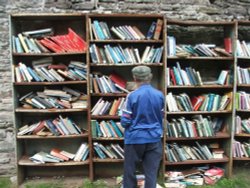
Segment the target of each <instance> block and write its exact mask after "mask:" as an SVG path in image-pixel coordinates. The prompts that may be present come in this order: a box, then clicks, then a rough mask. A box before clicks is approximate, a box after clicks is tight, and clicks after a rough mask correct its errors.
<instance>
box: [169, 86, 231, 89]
mask: <svg viewBox="0 0 250 188" xmlns="http://www.w3.org/2000/svg"><path fill="white" fill-rule="evenodd" d="M183 88H185V89H217V88H218V89H233V86H232V85H201V86H179V85H178V86H177V85H175V86H167V89H183Z"/></svg>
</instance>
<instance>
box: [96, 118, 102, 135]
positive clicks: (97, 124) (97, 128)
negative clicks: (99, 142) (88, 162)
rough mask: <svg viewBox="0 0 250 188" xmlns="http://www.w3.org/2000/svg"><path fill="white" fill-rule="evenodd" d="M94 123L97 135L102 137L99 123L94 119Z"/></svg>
mask: <svg viewBox="0 0 250 188" xmlns="http://www.w3.org/2000/svg"><path fill="white" fill-rule="evenodd" d="M95 125H96V134H97V137H102V136H103V134H102V131H101V128H100V125H99V123H98V122H97V121H95Z"/></svg>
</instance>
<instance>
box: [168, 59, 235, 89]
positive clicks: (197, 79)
mask: <svg viewBox="0 0 250 188" xmlns="http://www.w3.org/2000/svg"><path fill="white" fill-rule="evenodd" d="M204 84H215V85H217V84H218V85H229V84H232V75H231V72H230V71H229V70H222V71H221V73H220V75H219V77H218V79H217V80H214V81H205V82H204V81H203V80H202V78H201V76H200V72H199V71H196V70H195V69H194V68H192V67H186V68H185V70H183V69H182V68H181V66H180V64H179V62H177V63H176V66H173V68H169V67H168V68H167V85H186V86H190V85H204Z"/></svg>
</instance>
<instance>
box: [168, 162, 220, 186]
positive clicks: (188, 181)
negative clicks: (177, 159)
mask: <svg viewBox="0 0 250 188" xmlns="http://www.w3.org/2000/svg"><path fill="white" fill-rule="evenodd" d="M223 176H224V169H222V168H218V167H209V166H208V165H207V166H200V167H194V168H191V169H187V170H183V171H166V172H165V174H164V177H165V183H164V185H165V187H166V188H174V187H176V188H177V187H178V188H185V187H187V186H197V185H198V186H202V185H204V184H207V185H214V184H215V183H216V182H217V181H218V180H219V179H221V178H222V177H223Z"/></svg>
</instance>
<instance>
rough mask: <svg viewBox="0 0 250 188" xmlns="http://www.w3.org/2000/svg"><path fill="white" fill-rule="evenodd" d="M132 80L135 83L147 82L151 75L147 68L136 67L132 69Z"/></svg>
mask: <svg viewBox="0 0 250 188" xmlns="http://www.w3.org/2000/svg"><path fill="white" fill-rule="evenodd" d="M132 74H133V78H134V80H135V81H137V82H149V81H151V79H152V77H153V75H152V73H151V69H150V67H148V66H136V67H134V68H133V69H132Z"/></svg>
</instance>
